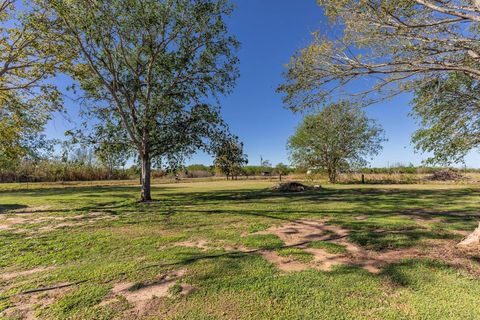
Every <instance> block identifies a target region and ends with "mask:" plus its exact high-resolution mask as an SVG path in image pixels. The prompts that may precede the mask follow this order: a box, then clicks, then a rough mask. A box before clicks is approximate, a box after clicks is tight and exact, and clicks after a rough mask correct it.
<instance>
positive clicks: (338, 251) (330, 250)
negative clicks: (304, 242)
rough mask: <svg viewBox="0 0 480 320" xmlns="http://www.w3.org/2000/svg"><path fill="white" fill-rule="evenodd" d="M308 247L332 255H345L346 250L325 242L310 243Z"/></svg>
mask: <svg viewBox="0 0 480 320" xmlns="http://www.w3.org/2000/svg"><path fill="white" fill-rule="evenodd" d="M308 247H309V248H313V249H324V250H325V251H327V252H328V253H332V254H341V253H347V248H345V246H342V245H340V244H336V243H332V242H327V241H312V242H310V243H309V244H308Z"/></svg>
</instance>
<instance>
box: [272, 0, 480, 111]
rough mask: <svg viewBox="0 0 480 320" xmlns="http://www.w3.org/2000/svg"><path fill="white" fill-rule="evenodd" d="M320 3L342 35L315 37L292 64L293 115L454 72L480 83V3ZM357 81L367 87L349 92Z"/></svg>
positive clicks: (289, 95) (288, 87)
mask: <svg viewBox="0 0 480 320" xmlns="http://www.w3.org/2000/svg"><path fill="white" fill-rule="evenodd" d="M318 3H319V5H320V6H321V7H322V8H323V9H324V12H325V14H326V15H327V16H328V17H329V18H330V21H331V22H332V23H333V24H334V29H333V30H331V32H329V34H332V35H335V37H334V36H332V37H331V38H330V37H329V35H328V34H327V32H317V33H315V34H314V38H313V41H312V43H311V44H310V45H309V46H308V47H307V48H305V49H303V50H301V51H299V52H298V53H297V54H296V55H295V56H294V57H293V58H292V60H291V62H290V63H289V65H288V71H287V72H286V74H285V78H286V82H285V84H283V85H282V86H281V87H280V88H279V90H280V91H281V92H283V93H285V103H286V105H287V106H288V107H290V108H292V109H293V110H299V109H304V108H310V107H312V106H317V105H318V104H322V103H325V102H327V101H329V100H334V99H337V98H338V97H339V96H345V95H347V94H348V95H349V96H350V97H362V98H365V100H364V101H363V102H365V103H371V102H374V101H378V99H383V98H385V97H390V96H393V95H396V94H398V93H400V92H403V91H405V90H412V88H415V87H417V86H418V85H419V82H420V85H421V83H424V82H425V81H429V79H431V78H432V77H438V76H439V75H442V74H443V75H444V74H445V73H449V72H460V73H463V74H466V75H468V76H470V77H472V78H475V79H477V80H479V79H480V45H479V43H480V41H479V40H480V34H479V32H478V31H479V23H480V10H479V2H478V1H477V0H469V1H463V0H447V1H434V0H342V1H338V0H318ZM339 34H340V35H341V36H339V37H338V35H339ZM366 79H370V81H365V80H366ZM355 81H362V86H361V87H362V88H363V89H361V90H359V91H358V92H352V91H351V90H352V87H351V86H349V84H350V83H352V82H355ZM365 84H367V86H365ZM344 89H347V90H344ZM347 92H348V93H347ZM379 92H380V93H381V94H380V95H379V94H378V93H379Z"/></svg>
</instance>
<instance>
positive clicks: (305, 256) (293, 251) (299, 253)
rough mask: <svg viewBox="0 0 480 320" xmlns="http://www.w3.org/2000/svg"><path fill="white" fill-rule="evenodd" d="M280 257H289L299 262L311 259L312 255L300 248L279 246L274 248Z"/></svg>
mask: <svg viewBox="0 0 480 320" xmlns="http://www.w3.org/2000/svg"><path fill="white" fill-rule="evenodd" d="M276 252H277V254H278V255H279V256H281V257H289V258H292V259H294V260H297V261H301V262H310V261H312V260H313V255H312V254H311V253H308V252H306V251H305V250H302V249H300V248H280V249H277V250H276Z"/></svg>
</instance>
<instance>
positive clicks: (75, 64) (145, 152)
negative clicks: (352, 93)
mask: <svg viewBox="0 0 480 320" xmlns="http://www.w3.org/2000/svg"><path fill="white" fill-rule="evenodd" d="M36 2H37V4H38V5H39V6H40V7H41V8H44V9H46V10H49V12H50V13H51V19H50V21H54V22H55V24H56V25H59V26H60V27H61V30H62V34H63V41H64V43H65V45H67V46H68V47H69V50H72V51H74V52H78V56H77V57H76V58H75V59H74V60H72V63H71V68H70V70H69V71H70V73H71V74H72V75H73V76H74V77H75V78H76V79H78V80H79V81H80V84H81V87H82V89H83V91H84V92H85V93H86V94H87V95H88V97H89V98H90V99H94V100H97V101H98V102H101V101H103V102H105V104H106V105H108V106H112V107H113V108H112V109H111V111H112V112H113V113H115V114H116V115H117V116H118V117H119V118H120V119H121V123H122V126H123V129H124V130H125V131H126V133H127V135H128V139H129V143H130V144H131V145H132V146H133V147H134V148H135V150H136V152H137V153H138V156H139V158H140V160H141V167H142V179H141V180H142V192H141V200H142V201H149V200H151V193H150V169H151V165H152V159H154V160H157V161H161V160H163V159H164V158H166V159H167V160H171V159H175V158H176V157H177V156H178V155H185V154H190V153H191V152H193V150H195V149H196V148H199V147H206V146H207V142H208V140H209V139H215V138H216V137H217V136H218V135H221V134H222V132H223V131H224V126H223V122H222V121H221V119H220V117H219V113H218V110H217V108H216V107H214V106H212V105H210V104H207V102H211V101H215V99H212V98H214V97H216V96H217V95H218V94H224V93H228V92H229V91H230V90H231V88H232V87H233V85H234V81H235V79H236V77H237V74H238V71H237V58H236V57H235V56H234V52H235V49H236V48H237V46H238V42H237V41H236V40H235V38H234V37H232V36H231V35H229V33H228V30H227V27H226V24H225V22H224V17H225V16H226V15H229V14H230V13H231V10H232V7H231V5H230V4H229V3H228V2H227V1H226V0H108V1H107V0H78V1H69V0H48V1H47V0H37V1H36Z"/></svg>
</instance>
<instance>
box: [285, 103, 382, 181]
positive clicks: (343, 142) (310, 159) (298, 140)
mask: <svg viewBox="0 0 480 320" xmlns="http://www.w3.org/2000/svg"><path fill="white" fill-rule="evenodd" d="M384 140H385V139H384V138H383V129H382V128H381V127H380V126H379V125H378V124H377V123H376V122H375V121H373V120H371V119H369V118H368V117H367V114H366V113H365V112H364V111H362V110H361V109H359V108H357V107H355V106H352V105H351V104H349V103H348V102H341V103H337V104H331V105H329V106H327V107H326V108H324V109H323V110H322V111H320V112H318V113H316V114H312V115H308V116H306V117H305V119H304V120H303V122H302V123H301V124H300V126H299V127H298V128H297V130H296V132H295V134H294V135H293V136H292V137H291V138H290V140H289V142H288V149H289V151H290V154H291V158H292V161H293V163H294V164H295V165H297V166H300V167H306V168H311V169H323V170H326V171H327V173H328V178H329V180H330V182H331V183H335V182H336V181H337V174H338V172H339V171H340V170H345V169H349V168H352V167H359V166H364V165H365V164H366V163H367V160H366V157H368V156H373V155H376V154H378V152H379V151H380V150H381V149H382V146H381V143H382V141H384Z"/></svg>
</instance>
